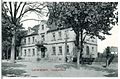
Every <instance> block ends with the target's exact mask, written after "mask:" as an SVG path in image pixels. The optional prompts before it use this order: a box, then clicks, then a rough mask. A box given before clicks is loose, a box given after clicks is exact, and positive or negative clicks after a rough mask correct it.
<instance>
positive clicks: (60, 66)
mask: <svg viewBox="0 0 120 79" xmlns="http://www.w3.org/2000/svg"><path fill="white" fill-rule="evenodd" d="M103 64H104V62H94V63H93V64H92V65H87V64H86V65H80V68H79V69H78V68H76V63H73V62H71V63H58V62H57V63H56V62H51V61H47V60H44V61H43V60H42V61H39V62H38V61H36V62H23V61H17V62H16V63H15V64H12V63H10V62H9V61H3V62H2V75H3V76H10V77H14V76H20V77H21V76H31V77H117V76H118V64H117V63H112V64H111V65H110V66H109V67H107V68H104V67H102V65H103Z"/></svg>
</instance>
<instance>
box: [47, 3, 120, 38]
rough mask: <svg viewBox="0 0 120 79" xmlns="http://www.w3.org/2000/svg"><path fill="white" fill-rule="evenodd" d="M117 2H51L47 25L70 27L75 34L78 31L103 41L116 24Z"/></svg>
mask: <svg viewBox="0 0 120 79" xmlns="http://www.w3.org/2000/svg"><path fill="white" fill-rule="evenodd" d="M117 4H118V3H117V2H59V3H56V2H53V3H49V4H48V9H49V20H48V22H49V24H52V23H53V22H55V23H56V25H58V26H59V25H60V26H61V25H62V26H65V27H72V28H73V30H74V31H75V33H76V32H77V31H80V29H83V30H85V34H87V35H91V36H97V37H98V38H99V39H105V37H104V36H102V35H101V33H102V34H106V35H110V33H109V31H110V30H111V29H112V27H113V26H112V25H115V24H116V23H117V22H118V17H117V14H118V13H117V12H116V13H114V11H115V10H116V9H117V8H116V7H117Z"/></svg>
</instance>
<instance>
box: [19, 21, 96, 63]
mask: <svg viewBox="0 0 120 79" xmlns="http://www.w3.org/2000/svg"><path fill="white" fill-rule="evenodd" d="M29 34H30V33H29ZM31 34H32V33H31ZM75 36H76V34H75V33H74V31H73V30H72V28H66V29H59V30H58V29H57V30H51V29H49V28H48V27H47V25H46V22H44V21H43V22H41V23H40V25H39V29H38V34H36V35H28V36H26V37H24V38H23V40H25V39H26V44H24V45H22V46H21V47H22V52H21V53H22V54H21V57H22V58H24V59H25V60H36V59H37V58H47V59H50V60H53V61H61V62H63V61H65V56H69V57H71V58H72V57H74V55H75V45H74V41H75ZM33 37H34V40H35V42H34V43H32V41H33ZM30 38H31V39H30ZM29 39H30V41H31V43H29ZM23 40H22V41H23ZM85 41H86V43H85V44H84V49H83V57H90V56H92V57H94V58H95V57H97V38H95V39H91V38H89V37H88V36H87V37H86V39H85ZM37 43H39V44H42V45H43V46H44V47H45V48H46V50H45V52H44V55H45V56H41V55H43V52H41V51H39V50H38V47H37V46H36V44H37ZM25 50H26V53H27V55H25ZM40 50H42V49H40ZM33 52H35V55H34V54H33ZM29 54H30V55H29Z"/></svg>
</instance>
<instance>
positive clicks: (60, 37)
mask: <svg viewBox="0 0 120 79" xmlns="http://www.w3.org/2000/svg"><path fill="white" fill-rule="evenodd" d="M58 35H59V39H62V33H61V31H59V32H58Z"/></svg>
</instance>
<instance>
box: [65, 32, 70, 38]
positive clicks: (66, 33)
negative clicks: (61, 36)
mask: <svg viewBox="0 0 120 79" xmlns="http://www.w3.org/2000/svg"><path fill="white" fill-rule="evenodd" d="M65 38H67V39H68V38H69V35H68V30H66V31H65Z"/></svg>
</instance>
